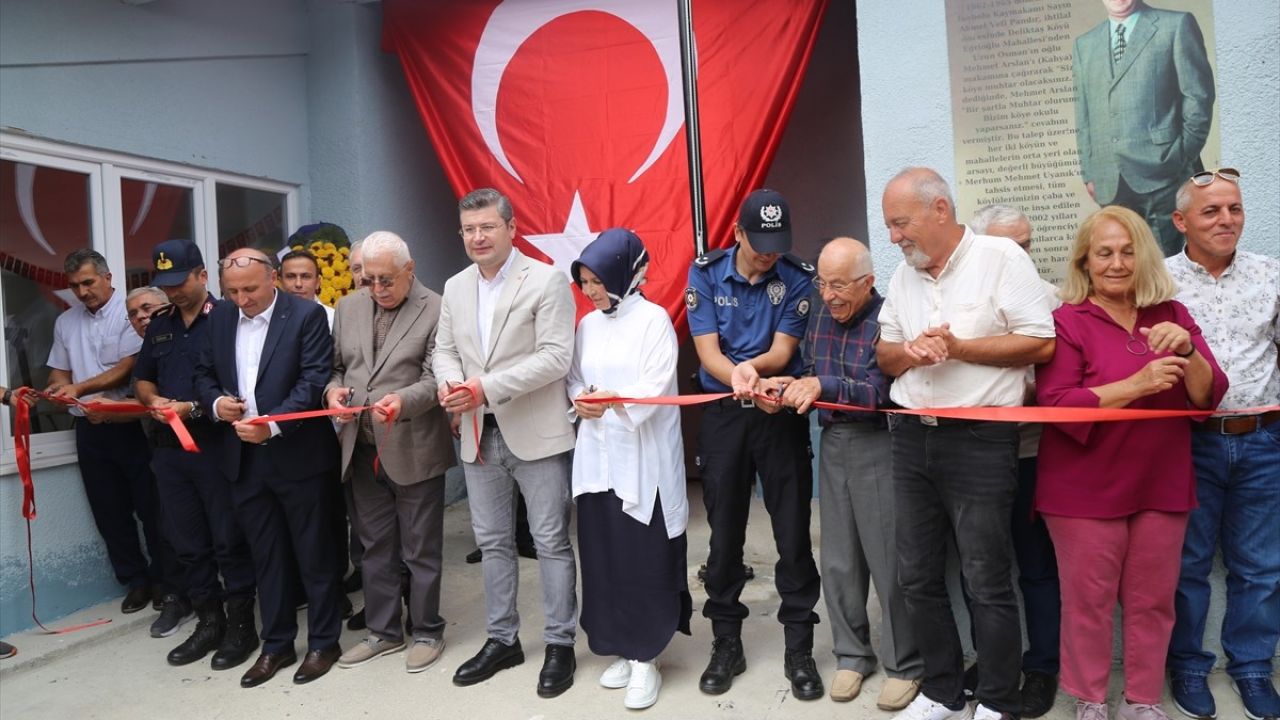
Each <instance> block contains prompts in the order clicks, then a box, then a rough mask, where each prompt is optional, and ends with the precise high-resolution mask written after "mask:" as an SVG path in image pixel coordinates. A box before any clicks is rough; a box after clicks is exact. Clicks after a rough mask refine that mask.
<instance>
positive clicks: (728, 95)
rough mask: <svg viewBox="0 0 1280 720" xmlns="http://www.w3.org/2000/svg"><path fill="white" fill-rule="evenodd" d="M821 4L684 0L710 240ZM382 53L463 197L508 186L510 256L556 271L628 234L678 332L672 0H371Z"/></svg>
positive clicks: (682, 195) (682, 243)
mask: <svg viewBox="0 0 1280 720" xmlns="http://www.w3.org/2000/svg"><path fill="white" fill-rule="evenodd" d="M826 4H827V0H788V1H787V2H778V0H693V27H694V35H695V46H696V57H697V61H698V90H699V113H700V117H701V126H702V129H701V137H702V148H703V176H704V180H705V196H706V202H707V226H708V238H707V245H708V247H711V248H715V247H724V246H728V245H730V244H732V242H733V233H732V227H733V223H734V221H735V220H736V216H737V210H738V206H739V204H740V203H741V202H742V200H743V198H745V197H746V195H747V194H748V193H750V192H751V191H752V190H754V189H755V188H757V187H759V185H760V183H762V182H763V180H764V177H765V174H766V173H767V172H768V169H769V164H770V162H772V160H773V155H774V153H775V152H776V150H777V148H778V144H779V143H780V142H781V139H782V131H783V128H784V127H785V124H786V121H787V117H788V116H789V115H790V111H791V107H792V105H793V104H794V101H795V97H796V93H797V92H798V91H799V88H800V82H801V79H802V78H803V77H804V70H805V66H806V65H807V63H808V60H809V56H810V53H811V51H812V48H813V43H814V39H815V37H816V35H817V32H818V26H819V23H820V21H821V18H822V14H823V11H824V10H825V9H826ZM383 49H384V50H386V51H388V52H394V53H396V54H397V55H398V56H399V58H400V61H401V64H402V66H403V67H404V72H405V76H406V77H407V79H408V82H409V87H410V89H411V91H412V93H413V96H414V99H415V101H416V103H417V106H418V109H419V111H420V113H421V114H422V118H423V122H424V124H425V125H426V127H427V130H428V132H429V134H430V136H431V140H432V143H433V144H434V145H435V148H436V152H437V154H438V155H439V158H440V162H441V164H442V165H443V167H444V171H445V175H446V176H447V177H448V179H449V182H450V184H451V185H452V186H453V189H454V191H455V192H456V193H457V194H458V195H459V196H462V195H463V194H465V193H467V192H469V191H471V190H474V189H476V188H479V187H494V188H496V189H498V190H499V191H500V192H502V193H504V194H506V195H507V196H508V197H509V198H511V202H512V205H513V206H514V207H515V215H516V223H517V226H516V227H517V231H518V232H519V235H520V236H519V237H518V238H517V244H518V245H519V247H520V249H521V250H522V251H523V252H525V253H527V254H528V255H530V256H532V257H536V258H540V259H543V260H546V261H548V262H552V263H553V264H555V265H556V266H557V267H559V268H561V269H562V270H564V271H565V273H566V274H568V271H569V264H570V263H572V262H573V261H574V260H575V259H577V257H578V254H579V252H580V251H581V249H582V248H583V247H584V246H585V245H586V244H587V243H588V242H590V241H591V240H593V239H594V238H595V236H596V234H598V233H599V232H600V231H601V230H604V229H606V228H609V227H615V226H621V227H627V228H630V229H632V230H633V231H635V232H636V234H638V235H639V236H640V238H641V239H642V240H644V243H645V246H646V247H647V248H648V249H649V254H650V257H651V261H650V267H649V273H648V275H647V278H648V280H647V282H646V284H645V286H644V292H645V295H646V296H647V297H648V298H649V299H651V300H653V301H654V302H656V303H659V304H660V305H662V306H664V307H666V308H667V310H668V312H669V313H670V315H671V317H672V319H673V320H674V321H675V322H676V326H677V328H678V329H679V330H680V331H681V333H682V334H683V332H684V329H685V327H686V324H685V319H684V302H683V290H684V287H685V285H686V283H687V277H688V271H689V264H690V262H691V261H692V260H693V256H694V240H693V220H692V210H691V208H690V200H689V169H688V154H687V150H686V144H685V136H684V128H685V126H684V100H683V95H682V90H681V69H680V68H681V66H680V39H679V28H678V18H677V14H676V2H675V0H505V1H503V2H493V1H492V0H490V1H487V2H486V1H476V2H456V1H451V0H384V2H383ZM579 307H580V308H585V307H587V306H586V305H585V304H584V303H583V302H582V299H581V298H580V303H579Z"/></svg>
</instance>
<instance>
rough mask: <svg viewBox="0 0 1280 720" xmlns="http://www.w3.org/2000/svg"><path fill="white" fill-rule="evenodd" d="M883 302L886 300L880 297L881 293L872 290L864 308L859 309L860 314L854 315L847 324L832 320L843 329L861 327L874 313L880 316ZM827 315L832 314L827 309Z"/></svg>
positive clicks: (833, 318)
mask: <svg viewBox="0 0 1280 720" xmlns="http://www.w3.org/2000/svg"><path fill="white" fill-rule="evenodd" d="M883 302H884V298H882V297H880V293H878V292H876V289H875V288H874V287H873V288H871V294H869V295H867V301H866V302H865V303H863V305H862V307H861V308H859V309H858V312H856V313H854V314H853V316H852V317H850V318H849V320H848V321H847V322H840V321H839V320H836V319H835V317H834V316H833V317H832V318H831V319H832V320H835V322H836V324H837V325H839V326H841V327H843V328H855V327H857V326H859V325H861V324H862V323H863V322H864V321H865V320H866V319H867V318H868V317H870V316H871V314H872V313H875V314H876V315H877V316H878V315H879V314H880V304H881V303H883ZM827 313H828V314H830V313H831V309H830V308H827Z"/></svg>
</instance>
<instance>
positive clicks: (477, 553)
mask: <svg viewBox="0 0 1280 720" xmlns="http://www.w3.org/2000/svg"><path fill="white" fill-rule="evenodd" d="M483 559H484V551H483V550H481V549H480V548H476V549H475V550H472V551H471V552H469V553H467V558H466V560H467V564H468V565H475V564H476V563H478V562H480V561H481V560H483Z"/></svg>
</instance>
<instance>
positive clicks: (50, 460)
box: [0, 130, 299, 475]
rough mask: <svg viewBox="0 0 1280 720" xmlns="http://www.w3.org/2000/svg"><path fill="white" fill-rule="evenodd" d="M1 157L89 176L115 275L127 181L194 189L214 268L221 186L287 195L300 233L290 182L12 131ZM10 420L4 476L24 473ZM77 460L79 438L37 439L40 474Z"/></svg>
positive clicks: (0, 136) (0, 138) (1, 140)
mask: <svg viewBox="0 0 1280 720" xmlns="http://www.w3.org/2000/svg"><path fill="white" fill-rule="evenodd" d="M0 158H3V159H5V160H10V161H13V162H20V163H29V164H32V165H38V166H42V167H50V168H57V169H61V170H69V171H72V172H77V173H83V174H86V175H88V176H89V201H90V202H89V221H90V229H91V232H92V242H93V249H94V250H97V251H98V252H100V253H102V254H103V256H104V257H106V259H107V264H108V265H109V266H110V267H112V268H123V267H124V224H123V220H122V217H121V214H122V210H121V205H120V181H121V180H122V179H134V180H144V181H147V180H151V181H155V182H158V183H163V184H166V185H178V186H182V187H186V188H190V189H191V191H192V203H191V204H192V213H193V217H192V222H193V228H194V235H195V236H196V237H193V238H191V240H192V241H193V242H195V243H196V244H197V245H198V246H199V247H200V251H201V252H202V253H203V254H204V257H205V259H206V261H207V262H208V263H209V264H212V263H213V259H214V258H216V257H217V256H218V212H217V186H218V184H219V183H222V184H224V185H234V186H237V187H244V188H248V189H251V190H260V191H265V192H273V193H278V194H281V195H284V196H285V218H284V220H285V233H284V234H285V236H286V237H288V236H289V235H290V234H292V233H293V231H294V230H296V229H297V228H298V226H299V212H298V194H299V188H298V186H296V185H290V184H288V183H282V182H277V181H274V180H268V179H264V178H257V177H249V176H246V175H237V174H234V173H229V172H223V171H220V170H213V169H210V168H201V167H196V166H192V165H183V164H180V163H174V162H168V161H164V160H155V159H152V158H145V157H140V156H136V155H128V154H125V153H119V152H114V151H110V150H99V149H95V148H89V147H83V146H78V145H71V144H67V143H59V142H54V141H51V140H45V139H43V138H37V137H32V136H30V135H25V134H22V133H17V132H11V131H7V130H0ZM60 263H61V259H59V264H60ZM126 281H127V273H125V272H116V273H113V275H112V285H113V286H114V287H115V289H116V290H119V291H121V292H123V291H124V290H125V283H126ZM209 290H210V291H211V292H213V293H214V294H215V295H217V294H218V292H219V286H218V273H216V272H210V273H209ZM3 314H4V299H3V296H0V317H3ZM0 377H3V378H6V379H7V378H8V377H9V367H8V353H7V352H4V353H0ZM9 414H10V413H9V412H8V411H7V410H6V411H4V412H0V433H3V435H2V437H0V442H2V443H3V444H2V445H0V475H9V474H12V473H14V472H17V465H16V463H15V457H14V444H13V429H12V427H11V425H10V422H9ZM75 461H76V451H75V432H74V431H72V430H60V431H57V432H48V433H38V434H33V435H32V436H31V467H32V469H37V468H46V467H54V466H57V465H66V464H69V463H73V462H75Z"/></svg>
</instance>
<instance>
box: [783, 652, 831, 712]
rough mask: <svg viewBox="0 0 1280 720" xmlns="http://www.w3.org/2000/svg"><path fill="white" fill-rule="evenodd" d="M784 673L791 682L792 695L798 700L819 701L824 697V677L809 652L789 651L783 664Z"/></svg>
mask: <svg viewBox="0 0 1280 720" xmlns="http://www.w3.org/2000/svg"><path fill="white" fill-rule="evenodd" d="M782 668H783V671H784V672H786V674H787V679H788V680H790V681H791V694H792V695H794V696H795V698H796V699H797V700H817V699H818V698H820V697H822V676H821V675H819V674H818V665H817V664H816V663H814V661H813V653H811V652H809V651H808V650H796V651H787V654H786V656H785V657H784V659H783V662H782Z"/></svg>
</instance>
